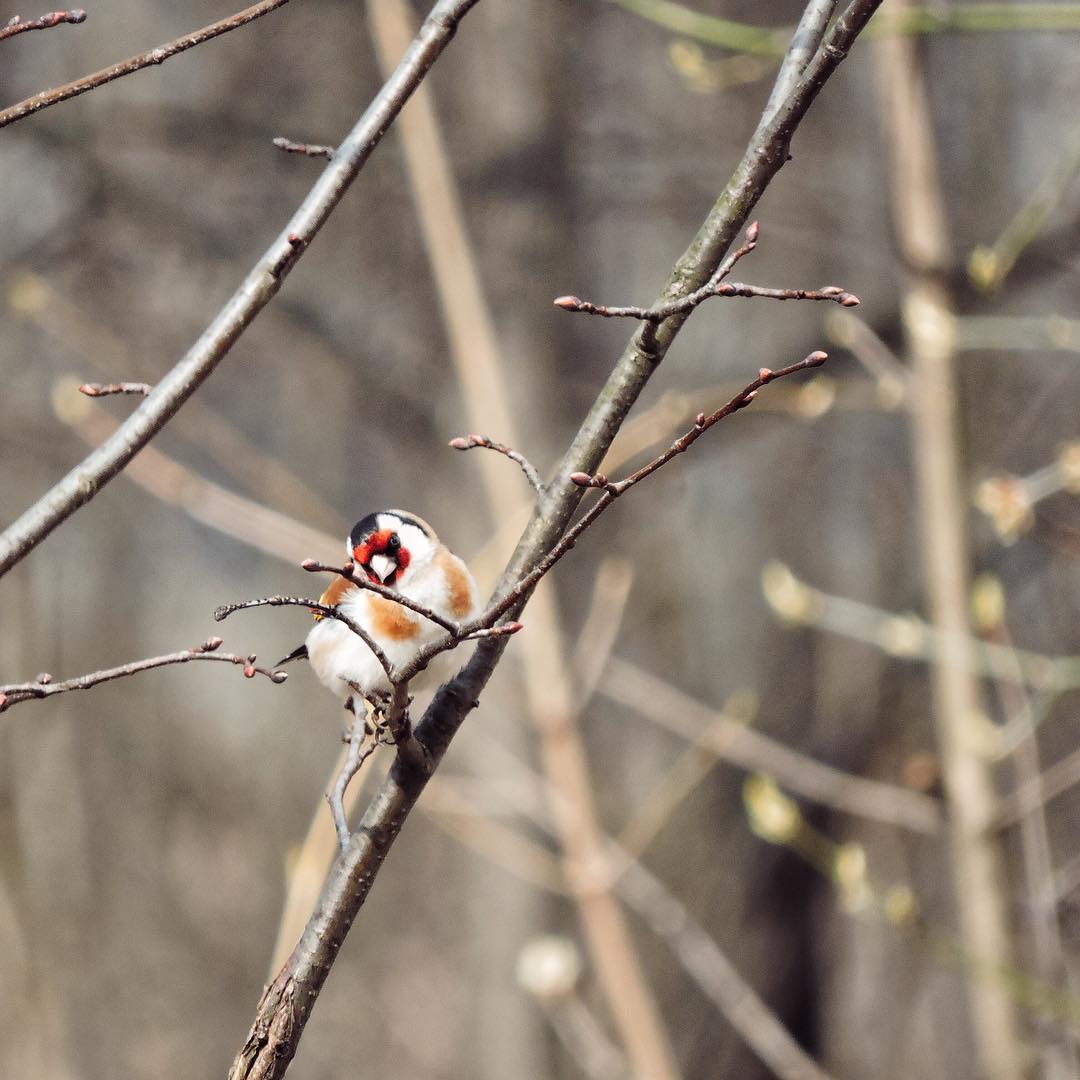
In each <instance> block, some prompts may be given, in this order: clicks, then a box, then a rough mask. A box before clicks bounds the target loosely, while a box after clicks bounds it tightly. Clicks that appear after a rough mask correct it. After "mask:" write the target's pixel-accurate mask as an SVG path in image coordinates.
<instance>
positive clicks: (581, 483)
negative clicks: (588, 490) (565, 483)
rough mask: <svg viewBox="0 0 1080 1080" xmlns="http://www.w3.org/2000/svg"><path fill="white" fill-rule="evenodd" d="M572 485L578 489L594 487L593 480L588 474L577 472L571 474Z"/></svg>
mask: <svg viewBox="0 0 1080 1080" xmlns="http://www.w3.org/2000/svg"><path fill="white" fill-rule="evenodd" d="M570 483H571V484H577V486H578V487H592V486H593V478H592V477H591V476H590V475H589V474H588V473H587V472H575V473H571V474H570Z"/></svg>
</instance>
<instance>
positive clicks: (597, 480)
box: [593, 472, 607, 487]
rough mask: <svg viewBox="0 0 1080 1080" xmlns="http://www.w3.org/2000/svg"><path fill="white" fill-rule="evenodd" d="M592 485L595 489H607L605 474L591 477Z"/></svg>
mask: <svg viewBox="0 0 1080 1080" xmlns="http://www.w3.org/2000/svg"><path fill="white" fill-rule="evenodd" d="M593 483H594V484H595V485H596V486H597V487H607V474H606V473H602V472H598V473H597V474H596V476H594V477H593Z"/></svg>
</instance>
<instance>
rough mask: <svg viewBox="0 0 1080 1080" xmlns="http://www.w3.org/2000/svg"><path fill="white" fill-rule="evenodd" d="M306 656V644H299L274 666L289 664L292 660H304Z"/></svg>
mask: <svg viewBox="0 0 1080 1080" xmlns="http://www.w3.org/2000/svg"><path fill="white" fill-rule="evenodd" d="M307 658H308V651H307V645H300V646H298V647H297V648H295V649H293V651H292V652H291V653H289V655H288V656H286V657H285V658H284V659H283V660H279V661H278V662H277V663H276V664H275V665H274V667H281V665H282V664H291V663H292V662H293V661H294V660H306V659H307Z"/></svg>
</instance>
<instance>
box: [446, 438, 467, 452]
mask: <svg viewBox="0 0 1080 1080" xmlns="http://www.w3.org/2000/svg"><path fill="white" fill-rule="evenodd" d="M450 446H452V447H453V448H454V449H455V450H468V449H469V440H468V439H465V438H462V437H461V436H460V435H459V436H458V437H457V438H456V439H451V440H450Z"/></svg>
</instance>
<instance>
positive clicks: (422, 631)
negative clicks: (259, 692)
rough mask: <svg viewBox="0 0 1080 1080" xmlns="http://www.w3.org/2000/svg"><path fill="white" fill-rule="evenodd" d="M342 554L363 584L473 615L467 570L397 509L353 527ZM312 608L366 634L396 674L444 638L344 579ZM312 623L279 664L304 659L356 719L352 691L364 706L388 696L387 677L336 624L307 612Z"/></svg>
mask: <svg viewBox="0 0 1080 1080" xmlns="http://www.w3.org/2000/svg"><path fill="white" fill-rule="evenodd" d="M345 550H346V554H347V557H348V559H349V560H350V561H351V562H352V563H353V564H354V566H355V567H356V568H357V569H358V570H359V571H360V572H361V573H363V574H365V575H366V576H367V578H368V580H369V581H372V582H375V583H376V584H378V585H385V586H386V587H387V588H390V589H393V590H394V591H395V592H399V593H401V595H402V596H406V597H408V598H409V599H410V600H415V601H416V602H417V603H419V604H422V605H423V606H424V607H426V608H429V609H430V610H431V611H433V612H434V613H435V614H437V615H440V616H442V617H443V618H444V619H449V620H451V621H453V622H457V623H464V622H467V621H469V620H470V619H472V618H474V617H475V616H476V615H477V614H478V613H479V610H480V601H479V589H478V588H477V585H476V581H475V579H474V578H473V576H472V574H471V573H470V572H469V569H468V567H467V566H466V565H465V563H464V562H462V560H461V559H459V558H458V557H457V556H456V555H455V554H453V552H451V551H450V550H449V549H448V548H447V547H446V545H445V544H443V543H442V541H440V540H439V538H438V536H436V535H435V530H434V529H432V527H431V526H430V525H429V524H428V523H427V522H426V521H424V520H423V518H420V517H417V516H416V515H415V514H410V513H406V512H405V511H403V510H380V511H378V512H376V513H374V514H368V515H367V516H365V517H363V518H361V519H360V520H359V521H358V522H357V523H356V524H355V525H354V526H353V527H352V530H351V531H350V532H349V535H348V538H347V539H346V543H345ZM319 603H320V604H323V605H325V606H327V607H336V608H337V609H338V610H339V611H340V612H341V613H342V614H343V615H347V616H348V617H349V618H350V619H352V620H353V621H354V622H355V623H357V624H358V625H359V626H360V627H362V628H363V629H364V630H366V631H367V633H368V634H369V635H370V636H371V638H372V639H373V640H374V641H375V642H376V643H377V644H378V645H379V647H380V648H381V649H382V650H383V652H384V653H385V654H386V657H387V659H388V660H389V661H390V663H391V664H392V665H393V666H394V667H398V668H399V667H401V666H402V665H403V664H405V663H408V661H410V660H411V659H412V658H413V657H414V656H415V655H416V653H417V652H418V651H419V650H420V649H421V648H423V647H424V646H425V645H427V644H429V643H431V642H433V641H437V640H439V638H441V637H442V636H443V635H444V634H445V633H446V631H445V630H444V629H443V628H442V627H440V626H439V625H438V624H437V623H434V622H432V621H431V620H430V619H427V618H425V617H424V616H423V615H420V614H418V613H417V612H415V611H412V610H410V609H409V608H406V607H403V606H402V605H401V604H397V603H395V602H394V601H393V600H389V599H387V598H386V597H383V596H379V595H378V594H377V593H375V592H372V591H369V590H367V589H362V588H360V587H359V586H357V585H356V584H354V583H353V582H351V581H349V580H347V579H346V578H344V577H339V578H337V579H336V580H335V581H333V582H332V583H331V584H330V587H329V588H328V589H326V591H325V592H324V593H323V594H322V596H320V597H319ZM314 617H315V625H314V626H313V627H312V628H311V631H310V632H309V633H308V636H307V640H306V641H305V642H304V644H303V645H301V646H300V647H299V648H297V649H294V650H293V651H292V652H291V653H289V655H288V656H286V657H285V658H284V659H283V660H282V661H280V664H286V663H289V662H290V661H292V660H300V659H306V660H308V661H309V662H310V664H311V667H312V670H313V671H314V672H315V674H316V676H318V678H319V681H320V682H322V684H323V685H324V686H326V687H327V688H328V689H329V690H330V691H331V692H332V693H334V694H335V695H336V696H337V697H338V698H339V699H340V700H341V702H342V704H343V705H344V706H345V707H346V708H347V709H349V710H350V711H355V710H354V706H355V708H356V709H360V710H361V713H362V703H361V702H359V701H355V700H354V695H355V694H356V692H357V691H359V694H360V695H361V697H363V698H364V699H365V701H368V702H370V698H371V697H379V696H383V695H386V694H388V693H390V690H391V687H390V681H389V679H388V678H387V677H386V672H385V671H384V670H383V668H382V665H381V664H380V663H379V661H378V659H377V658H376V657H375V654H374V653H373V652H372V651H371V649H369V648H368V646H367V645H366V644H365V643H364V641H363V640H362V639H361V638H360V637H359V636H358V635H357V634H354V633H353V632H352V631H351V630H350V629H349V628H348V627H347V626H346V625H345V624H344V623H343V622H340V621H339V620H337V619H332V618H324V617H323V615H322V614H321V613H320V612H314ZM280 664H279V665H278V666H280ZM422 681H423V680H421V682H422ZM412 685H413V686H415V685H416V682H415V680H414V682H413V684H412Z"/></svg>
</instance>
